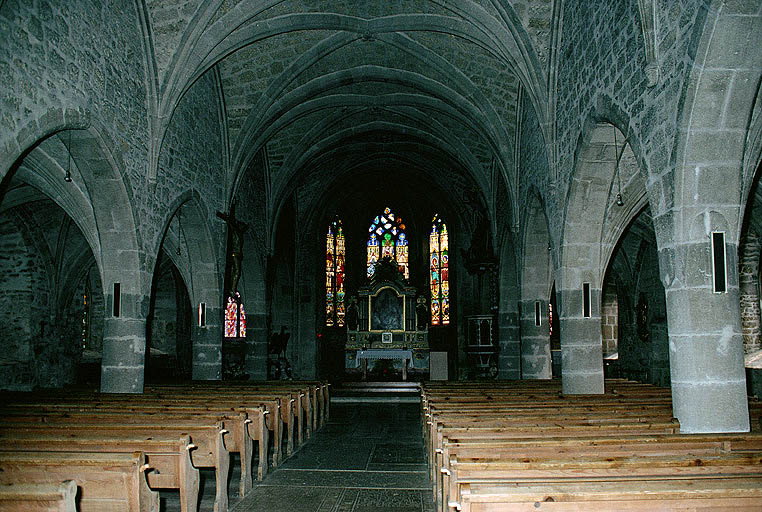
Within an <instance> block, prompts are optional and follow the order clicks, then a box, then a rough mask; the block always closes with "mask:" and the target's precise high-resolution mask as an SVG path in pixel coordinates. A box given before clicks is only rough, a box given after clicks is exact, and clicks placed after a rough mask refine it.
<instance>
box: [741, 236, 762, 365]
mask: <svg viewBox="0 0 762 512" xmlns="http://www.w3.org/2000/svg"><path fill="white" fill-rule="evenodd" d="M760 246H761V244H760V239H759V236H757V234H756V233H754V232H753V231H749V232H748V233H747V235H746V236H745V237H744V238H743V239H742V241H741V261H740V262H739V263H740V265H739V275H738V281H739V283H738V284H739V288H740V295H741V296H740V303H741V333H742V335H743V351H744V354H750V353H752V352H756V351H757V350H759V349H760V341H759V330H760V311H759V256H760Z"/></svg>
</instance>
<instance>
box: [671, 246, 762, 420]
mask: <svg viewBox="0 0 762 512" xmlns="http://www.w3.org/2000/svg"><path fill="white" fill-rule="evenodd" d="M710 252H711V244H710V241H709V237H708V236H707V237H701V238H699V237H697V236H696V237H693V241H690V242H682V243H679V244H676V245H675V246H673V248H665V249H662V250H661V251H660V253H659V259H660V267H661V268H662V272H664V269H668V270H667V276H668V278H669V277H675V278H674V279H665V281H669V282H668V284H667V286H665V290H666V297H667V319H668V327H669V358H670V375H671V380H672V404H673V411H674V415H675V417H676V418H677V419H678V420H680V431H681V432H686V433H699V432H747V431H748V430H749V411H748V402H747V397H746V376H745V373H744V361H743V341H742V335H741V322H740V318H741V315H740V308H739V288H738V270H737V269H738V258H737V254H738V252H737V247H736V245H735V244H734V243H732V242H728V243H727V245H726V258H727V266H726V268H727V277H728V291H727V293H713V291H712V284H711V277H712V268H711V267H712V263H711V261H712V259H711V254H710Z"/></svg>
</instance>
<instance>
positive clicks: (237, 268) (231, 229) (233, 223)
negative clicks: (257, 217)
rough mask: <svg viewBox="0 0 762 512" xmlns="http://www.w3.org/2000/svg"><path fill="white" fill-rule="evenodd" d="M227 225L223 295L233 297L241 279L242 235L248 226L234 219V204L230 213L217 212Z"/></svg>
mask: <svg viewBox="0 0 762 512" xmlns="http://www.w3.org/2000/svg"><path fill="white" fill-rule="evenodd" d="M217 217H219V218H221V219H222V220H224V221H225V223H226V224H227V225H228V245H227V258H226V259H227V261H226V262H225V266H226V269H225V294H226V296H227V297H234V296H235V292H236V291H237V290H238V280H239V279H240V278H241V261H242V260H243V234H244V233H245V232H246V230H247V229H249V225H248V224H246V223H245V222H241V221H240V220H238V219H236V218H235V204H233V206H231V207H230V213H228V214H225V213H222V212H217Z"/></svg>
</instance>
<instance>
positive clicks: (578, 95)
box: [552, 0, 705, 224]
mask: <svg viewBox="0 0 762 512" xmlns="http://www.w3.org/2000/svg"><path fill="white" fill-rule="evenodd" d="M704 15H705V11H704V10H703V9H701V8H699V4H698V3H697V2H695V1H693V0H678V1H675V2H669V3H666V4H663V3H657V6H656V17H657V25H658V27H659V29H658V34H657V39H656V45H657V52H658V56H659V59H658V66H659V70H660V79H659V82H658V83H657V84H656V86H654V87H648V79H647V77H646V73H645V69H646V65H647V62H646V59H645V52H644V49H643V44H644V41H643V36H642V32H641V27H640V18H639V13H638V2H637V1H636V0H627V1H621V2H573V3H566V4H565V5H564V12H563V15H562V33H561V37H560V45H561V46H560V48H559V49H558V52H559V53H558V70H557V73H558V80H557V84H558V88H557V91H558V93H557V95H558V99H557V104H558V105H559V109H558V111H557V112H556V124H557V137H558V140H557V141H556V148H557V151H558V160H557V162H556V169H557V172H558V175H559V178H560V183H559V185H560V186H559V188H558V193H557V194H556V195H555V202H554V204H553V206H552V210H553V212H554V213H553V217H556V218H559V219H560V218H563V208H564V205H565V199H566V197H567V196H566V193H565V190H566V189H567V187H568V186H569V182H570V179H571V175H572V173H573V171H574V160H575V152H576V149H577V145H578V140H579V138H580V134H581V132H582V129H583V127H584V124H585V122H586V121H587V119H588V117H589V116H590V115H591V114H594V115H596V116H601V117H603V118H606V119H607V120H609V121H616V122H620V123H622V126H625V127H626V126H627V125H628V124H629V125H630V126H631V129H632V133H631V135H630V140H632V141H635V142H637V143H636V144H635V146H637V149H638V151H637V153H638V156H639V157H642V162H643V163H644V164H645V166H646V169H647V170H648V172H649V173H656V174H659V173H661V174H662V176H663V180H662V181H660V182H657V183H655V184H654V186H656V187H657V192H656V196H657V197H661V198H662V201H663V202H662V203H661V204H653V205H651V208H652V210H653V211H654V214H655V215H656V214H657V213H658V212H660V211H661V208H662V207H663V206H668V205H669V204H671V201H672V185H671V171H670V169H672V165H671V163H670V162H671V158H672V157H673V155H671V153H670V148H673V147H674V146H675V139H676V137H677V127H678V122H677V116H678V114H679V112H678V110H679V106H680V100H681V98H682V94H683V88H684V85H685V82H686V79H687V78H688V73H689V71H690V64H691V61H692V56H693V53H694V52H695V45H696V40H695V35H694V30H695V28H696V27H700V25H701V22H702V20H703V16H704ZM624 131H626V130H624ZM652 197H653V196H652ZM559 224H560V223H559Z"/></svg>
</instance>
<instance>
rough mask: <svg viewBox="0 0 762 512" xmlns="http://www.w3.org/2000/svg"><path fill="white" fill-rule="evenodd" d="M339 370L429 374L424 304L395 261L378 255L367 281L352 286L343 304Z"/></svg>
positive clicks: (363, 372) (403, 376)
mask: <svg viewBox="0 0 762 512" xmlns="http://www.w3.org/2000/svg"><path fill="white" fill-rule="evenodd" d="M346 315H347V316H346V317H347V340H346V344H345V347H344V371H345V372H346V373H348V374H352V373H362V374H363V378H364V379H365V378H367V374H368V370H369V369H370V370H373V369H374V368H375V369H376V370H377V371H383V370H384V369H386V370H387V371H390V370H398V371H401V372H402V378H403V380H405V379H406V378H407V374H408V372H409V371H411V370H412V371H415V372H416V373H417V372H428V370H429V335H428V323H429V322H428V306H427V304H426V299H425V298H424V297H423V296H418V295H417V292H416V289H415V287H414V286H410V284H409V283H408V282H407V281H406V280H405V279H404V277H403V276H402V274H401V273H400V272H399V270H398V267H397V265H395V264H394V263H393V262H392V261H390V260H388V259H382V260H381V261H379V262H378V264H377V265H376V269H375V272H374V273H373V277H372V278H371V280H370V281H369V282H368V283H367V284H366V285H365V286H361V287H360V288H358V290H357V295H356V296H353V297H352V298H351V299H350V304H349V307H348V308H347V313H346Z"/></svg>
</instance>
